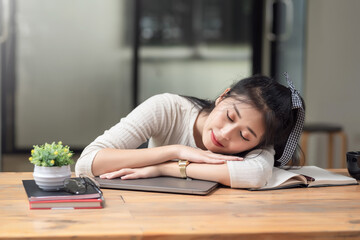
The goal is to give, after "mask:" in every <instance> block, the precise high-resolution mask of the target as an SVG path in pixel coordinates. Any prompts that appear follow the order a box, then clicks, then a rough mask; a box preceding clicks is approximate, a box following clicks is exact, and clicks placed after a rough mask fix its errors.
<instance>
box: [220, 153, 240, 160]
mask: <svg viewBox="0 0 360 240" xmlns="http://www.w3.org/2000/svg"><path fill="white" fill-rule="evenodd" d="M213 154H214V155H213V157H214V158H216V159H221V160H224V161H242V160H244V158H242V157H238V156H229V155H222V154H216V153H213Z"/></svg>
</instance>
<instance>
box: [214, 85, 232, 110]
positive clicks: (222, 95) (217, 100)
mask: <svg viewBox="0 0 360 240" xmlns="http://www.w3.org/2000/svg"><path fill="white" fill-rule="evenodd" d="M229 91H230V88H227V89H225V91H224V92H223V93H222V94H221V95H220V97H218V98H217V99H216V101H215V106H216V105H218V104H219V103H220V102H221V101H222V100H223V99H224V98H225V95H226V94H227V93H228V92H229Z"/></svg>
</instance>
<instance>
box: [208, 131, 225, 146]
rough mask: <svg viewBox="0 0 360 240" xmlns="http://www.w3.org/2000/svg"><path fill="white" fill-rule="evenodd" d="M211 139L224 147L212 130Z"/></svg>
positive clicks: (215, 143)
mask: <svg viewBox="0 0 360 240" xmlns="http://www.w3.org/2000/svg"><path fill="white" fill-rule="evenodd" d="M211 141H212V142H213V144H214V145H216V146H218V147H224V146H223V145H222V144H221V143H219V142H218V140H217V139H216V137H215V134H214V132H213V131H211Z"/></svg>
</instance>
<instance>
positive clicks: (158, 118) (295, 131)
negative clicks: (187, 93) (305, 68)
mask: <svg viewBox="0 0 360 240" xmlns="http://www.w3.org/2000/svg"><path fill="white" fill-rule="evenodd" d="M288 82H289V84H290V88H286V87H284V86H282V85H281V84H279V83H277V82H275V81H274V80H271V79H269V78H267V77H264V76H254V77H250V78H246V79H243V80H241V81H239V82H238V83H236V84H235V85H233V86H232V87H231V88H228V89H226V90H225V91H224V92H223V93H222V94H221V95H220V96H219V97H218V98H217V99H216V100H215V101H208V100H202V99H198V98H194V97H183V96H179V95H174V94H160V95H156V96H154V97H152V98H149V99H148V100H146V101H145V102H144V103H142V104H141V105H139V106H138V107H137V108H135V109H134V110H133V111H132V112H131V113H130V114H129V115H128V116H127V117H125V118H123V119H121V121H120V122H119V123H118V124H116V125H115V126H113V127H112V128H111V129H109V130H108V131H105V133H104V134H103V135H101V136H99V137H98V138H96V139H95V141H93V142H92V143H91V144H90V145H89V146H87V147H86V148H85V149H84V151H83V153H82V154H81V156H80V158H79V160H78V161H77V163H76V174H80V173H84V174H88V175H95V176H100V177H102V178H115V177H121V178H122V179H136V178H149V177H156V176H162V175H163V176H174V177H190V178H197V179H203V180H211V181H216V182H219V183H221V184H224V185H228V186H231V187H234V188H260V187H262V186H264V185H265V184H266V182H267V181H268V180H269V178H270V177H271V174H272V168H273V166H280V165H285V164H287V163H288V162H289V161H290V160H292V163H293V164H297V163H298V160H299V156H298V154H297V152H298V151H295V148H296V147H297V148H298V145H297V142H298V138H299V136H300V133H301V129H302V125H303V119H304V109H303V107H302V99H301V97H300V96H299V94H298V92H297V91H296V90H295V89H294V88H293V85H292V83H291V82H290V81H288ZM299 103H300V104H299ZM296 105H297V106H296ZM146 140H149V148H147V149H136V148H137V147H138V146H140V145H141V144H142V143H143V142H145V141H146ZM275 159H276V160H275ZM174 160H180V161H174Z"/></svg>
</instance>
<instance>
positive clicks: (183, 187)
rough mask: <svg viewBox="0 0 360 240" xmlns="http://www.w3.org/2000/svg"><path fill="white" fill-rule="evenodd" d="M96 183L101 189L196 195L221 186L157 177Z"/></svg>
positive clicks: (99, 179) (206, 182)
mask: <svg viewBox="0 0 360 240" xmlns="http://www.w3.org/2000/svg"><path fill="white" fill-rule="evenodd" d="M96 181H97V182H98V183H99V184H100V187H101V188H111V189H123V190H138V191H150V192H166V193H183V194H195V195H206V194H208V193H210V192H211V191H212V190H214V189H215V188H216V187H217V186H218V185H219V184H218V183H217V182H211V181H204V180H197V179H182V178H174V177H155V178H144V179H132V180H121V179H120V178H115V179H101V178H99V177H97V178H96Z"/></svg>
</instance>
